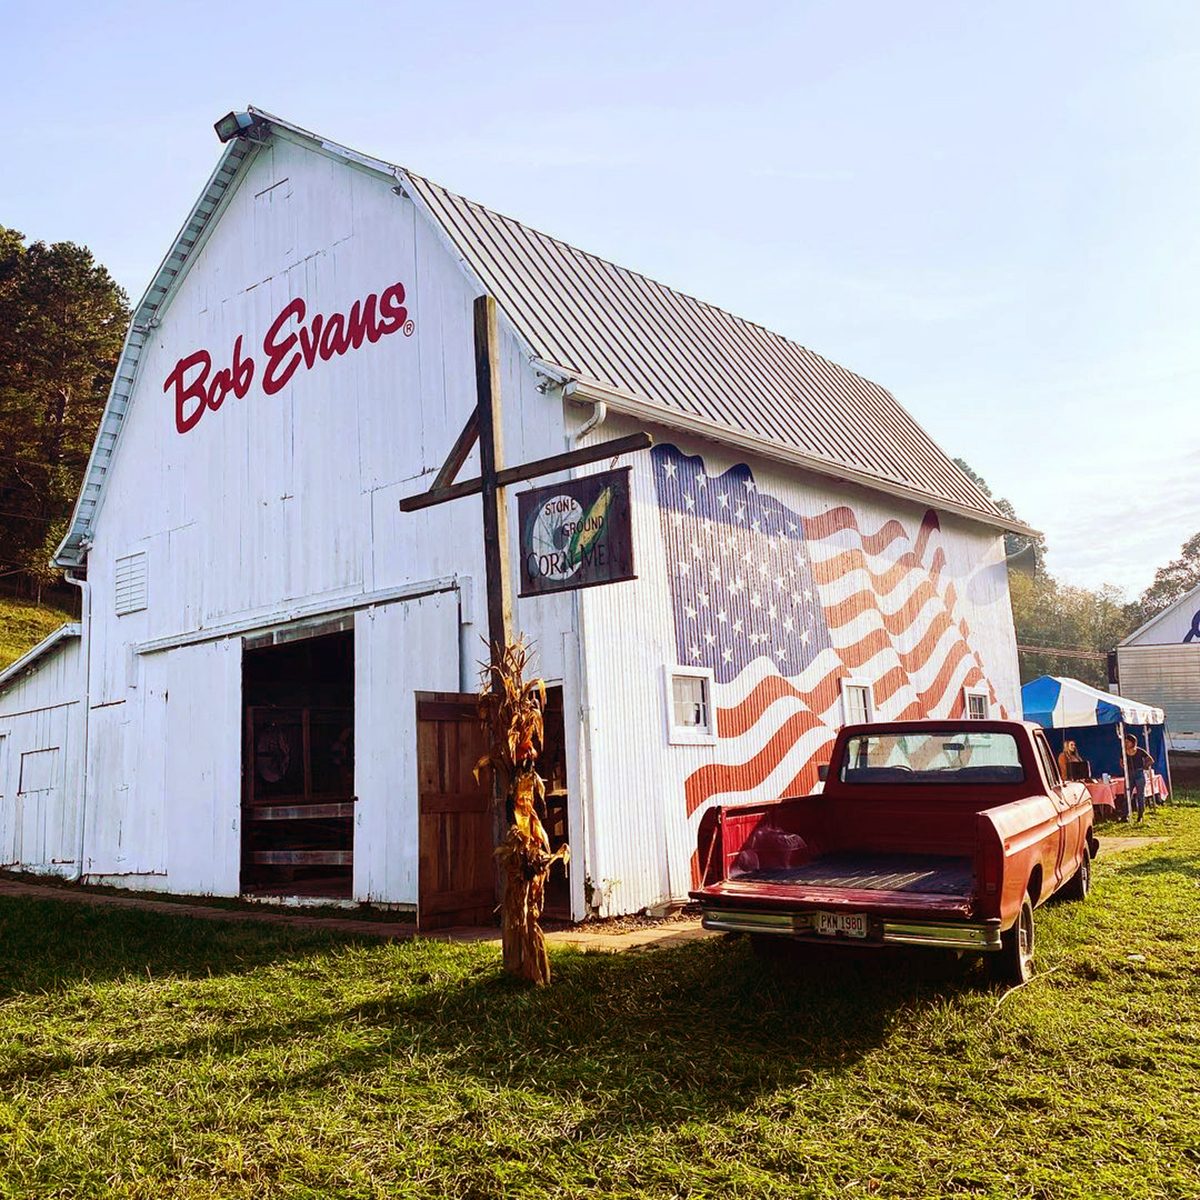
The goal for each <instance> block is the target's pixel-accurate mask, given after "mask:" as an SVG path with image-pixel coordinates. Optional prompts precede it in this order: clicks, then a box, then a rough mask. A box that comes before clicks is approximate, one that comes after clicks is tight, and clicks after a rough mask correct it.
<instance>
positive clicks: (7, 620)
mask: <svg viewBox="0 0 1200 1200" xmlns="http://www.w3.org/2000/svg"><path fill="white" fill-rule="evenodd" d="M74 619H75V618H74V617H72V616H71V614H70V613H69V612H65V611H64V610H63V609H61V608H51V607H50V606H49V605H47V604H43V605H42V606H41V607H40V608H39V607H38V606H37V605H36V604H29V603H27V602H25V601H22V600H10V599H9V598H8V597H7V596H0V671H2V670H4V668H5V667H7V666H8V664H9V663H12V662H16V660H17V659H18V658H20V657H21V655H22V654H24V653H25V651H26V650H28V649H29V648H30V647H32V646H36V645H37V644H38V642H40V641H41V640H42V638H44V637H45V636H46V635H47V634H48V633H53V632H54V630H56V629H57V628H58V627H59V626H60V625H63V624H65V623H66V622H67V621H73V620H74Z"/></svg>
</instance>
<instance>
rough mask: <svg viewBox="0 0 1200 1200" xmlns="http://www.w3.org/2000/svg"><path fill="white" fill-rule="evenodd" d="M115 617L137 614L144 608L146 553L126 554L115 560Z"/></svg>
mask: <svg viewBox="0 0 1200 1200" xmlns="http://www.w3.org/2000/svg"><path fill="white" fill-rule="evenodd" d="M114 582H115V588H116V602H117V616H118V617H123V616H124V615H125V614H126V613H131V612H139V611H140V610H141V609H143V608H145V607H146V552H145V550H139V551H138V552H137V553H136V554H126V555H125V556H124V557H123V558H118V559H117V568H116V572H115V574H114Z"/></svg>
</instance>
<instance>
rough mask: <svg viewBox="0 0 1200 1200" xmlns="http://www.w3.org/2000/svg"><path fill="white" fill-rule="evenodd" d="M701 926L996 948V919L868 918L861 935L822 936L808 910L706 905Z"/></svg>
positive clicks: (846, 941)
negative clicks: (756, 909) (865, 933)
mask: <svg viewBox="0 0 1200 1200" xmlns="http://www.w3.org/2000/svg"><path fill="white" fill-rule="evenodd" d="M700 923H701V924H702V925H703V926H704V928H705V929H714V930H720V931H724V932H727V933H755V934H758V933H763V934H773V935H776V936H779V937H787V938H792V939H794V940H796V941H804V942H813V943H817V944H820V945H823V946H824V945H840V946H880V945H900V946H932V947H935V948H937V949H942V950H969V951H976V952H978V951H984V952H986V951H989V950H999V949H1000V922H999V921H998V920H990V921H922V920H912V919H902V918H896V917H869V918H868V934H867V936H866V937H865V938H852V937H843V936H838V937H822V936H821V935H819V934H817V933H816V932H815V930H814V928H813V914H812V913H810V912H754V911H747V910H737V909H725V908H706V909H704V911H703V914H702V917H701V922H700Z"/></svg>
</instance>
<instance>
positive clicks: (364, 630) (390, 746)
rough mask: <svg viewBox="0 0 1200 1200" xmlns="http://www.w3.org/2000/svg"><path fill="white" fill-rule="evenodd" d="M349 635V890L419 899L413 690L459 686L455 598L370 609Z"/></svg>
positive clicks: (365, 896)
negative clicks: (352, 797) (352, 799)
mask: <svg viewBox="0 0 1200 1200" xmlns="http://www.w3.org/2000/svg"><path fill="white" fill-rule="evenodd" d="M354 638H355V643H354V658H355V665H354V680H355V716H356V719H357V727H358V736H357V738H356V745H355V768H354V787H355V792H356V794H357V797H358V803H357V811H356V814H355V819H354V896H355V899H357V900H363V901H369V900H375V901H390V902H398V903H403V904H416V902H417V844H416V836H415V835H416V828H417V705H416V698H415V695H414V693H416V692H418V691H432V692H438V691H440V692H454V691H457V690H458V669H457V660H458V603H457V596H455V595H454V594H453V593H441V594H439V595H433V596H425V597H422V598H421V599H418V600H411V601H408V602H406V603H402V604H384V605H380V606H379V607H378V608H370V609H367V610H366V611H365V612H364V613H361V614H360V615H359V616H358V618H357V619H356V620H355V623H354Z"/></svg>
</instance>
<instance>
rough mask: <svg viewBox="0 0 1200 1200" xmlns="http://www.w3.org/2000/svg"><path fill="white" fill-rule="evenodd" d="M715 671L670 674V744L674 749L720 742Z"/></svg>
mask: <svg viewBox="0 0 1200 1200" xmlns="http://www.w3.org/2000/svg"><path fill="white" fill-rule="evenodd" d="M712 683H713V677H712V672H711V671H705V670H693V669H687V670H685V669H681V668H675V669H674V670H668V671H667V672H666V685H667V686H666V691H667V697H666V699H667V740H668V741H669V742H671V743H672V745H683V746H687V745H712V744H713V743H715V742H716V740H717V723H716V718H715V714H714V713H713V703H712Z"/></svg>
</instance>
